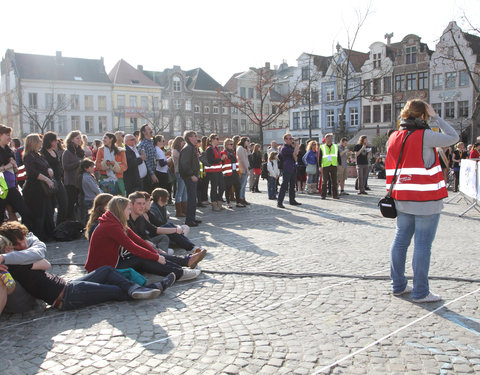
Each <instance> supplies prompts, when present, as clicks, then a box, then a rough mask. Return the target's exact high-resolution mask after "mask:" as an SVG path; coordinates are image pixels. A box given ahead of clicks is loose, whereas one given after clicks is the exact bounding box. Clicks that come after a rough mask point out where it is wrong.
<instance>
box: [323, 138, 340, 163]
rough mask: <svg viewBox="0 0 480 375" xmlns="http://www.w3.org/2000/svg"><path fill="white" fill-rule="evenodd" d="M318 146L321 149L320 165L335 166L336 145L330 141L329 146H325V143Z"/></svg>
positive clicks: (336, 161)
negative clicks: (330, 144)
mask: <svg viewBox="0 0 480 375" xmlns="http://www.w3.org/2000/svg"><path fill="white" fill-rule="evenodd" d="M320 148H321V149H322V167H330V166H331V165H333V166H334V167H336V166H337V165H338V160H337V155H338V146H337V145H336V144H333V143H332V146H331V147H330V148H328V147H327V144H323V145H321V146H320Z"/></svg>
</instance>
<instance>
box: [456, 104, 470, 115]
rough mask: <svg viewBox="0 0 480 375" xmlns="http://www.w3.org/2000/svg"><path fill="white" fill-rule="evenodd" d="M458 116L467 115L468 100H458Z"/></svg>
mask: <svg viewBox="0 0 480 375" xmlns="http://www.w3.org/2000/svg"><path fill="white" fill-rule="evenodd" d="M458 117H468V100H464V101H460V102H458Z"/></svg>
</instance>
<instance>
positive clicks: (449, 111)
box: [445, 102, 455, 118]
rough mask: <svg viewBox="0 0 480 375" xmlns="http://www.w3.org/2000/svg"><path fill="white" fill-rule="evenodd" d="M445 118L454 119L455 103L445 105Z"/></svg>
mask: <svg viewBox="0 0 480 375" xmlns="http://www.w3.org/2000/svg"><path fill="white" fill-rule="evenodd" d="M445 117H446V118H455V103H454V102H447V103H445Z"/></svg>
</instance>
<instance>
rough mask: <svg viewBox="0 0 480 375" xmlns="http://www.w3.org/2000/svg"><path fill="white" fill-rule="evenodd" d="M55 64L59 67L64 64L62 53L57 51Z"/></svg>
mask: <svg viewBox="0 0 480 375" xmlns="http://www.w3.org/2000/svg"><path fill="white" fill-rule="evenodd" d="M55 62H56V63H57V64H59V65H61V64H62V51H57V53H56V56H55Z"/></svg>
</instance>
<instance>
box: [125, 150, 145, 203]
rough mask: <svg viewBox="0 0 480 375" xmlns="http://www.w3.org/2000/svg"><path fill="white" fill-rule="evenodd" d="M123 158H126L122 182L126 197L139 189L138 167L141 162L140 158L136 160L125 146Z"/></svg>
mask: <svg viewBox="0 0 480 375" xmlns="http://www.w3.org/2000/svg"><path fill="white" fill-rule="evenodd" d="M125 156H126V157H127V170H126V171H125V172H123V182H124V183H125V190H126V192H127V195H128V194H130V193H133V192H134V191H136V190H137V189H140V187H141V185H142V184H141V182H140V174H139V173H138V166H139V165H140V164H142V162H143V160H142V158H140V157H138V158H137V156H136V155H135V152H134V151H133V150H132V149H131V148H130V147H129V146H125Z"/></svg>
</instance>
